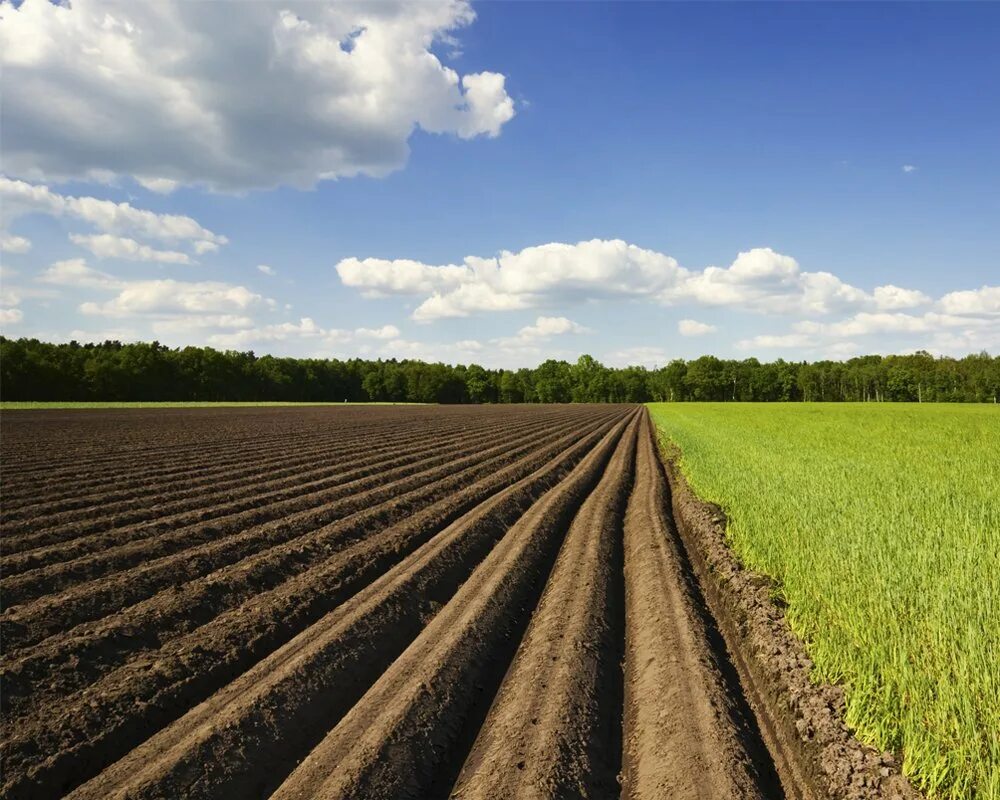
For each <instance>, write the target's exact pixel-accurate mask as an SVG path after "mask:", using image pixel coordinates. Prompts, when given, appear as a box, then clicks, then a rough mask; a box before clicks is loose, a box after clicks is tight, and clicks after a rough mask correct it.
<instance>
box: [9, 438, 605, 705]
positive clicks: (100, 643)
mask: <svg viewBox="0 0 1000 800" xmlns="http://www.w3.org/2000/svg"><path fill="white" fill-rule="evenodd" d="M609 424H610V423H600V424H599V426H597V425H592V426H587V427H585V428H583V429H582V430H581V431H579V432H578V433H572V434H568V435H563V436H561V437H560V438H558V439H557V440H555V441H554V442H553V443H552V444H548V445H546V444H545V441H544V440H543V441H540V442H539V444H540V445H542V446H541V448H540V449H538V450H533V451H531V452H529V453H528V454H527V455H524V456H522V457H520V458H518V459H517V460H515V461H514V463H513V464H511V466H509V467H507V468H505V469H498V470H497V471H496V472H493V471H491V472H490V473H489V474H488V475H487V476H486V477H484V478H482V479H481V480H479V481H478V482H476V483H473V484H472V485H470V486H469V487H468V489H466V490H464V491H463V492H462V494H461V495H460V496H458V497H455V498H454V499H452V498H451V497H448V498H445V499H444V500H441V501H438V502H437V503H435V504H433V505H431V506H429V507H428V508H426V509H424V510H422V511H418V512H417V513H415V514H413V515H411V516H410V517H409V518H407V519H405V520H404V521H403V522H401V523H399V524H396V525H392V526H390V527H389V528H387V529H385V530H384V531H382V532H376V531H372V532H371V533H370V534H369V536H368V537H367V538H366V539H364V540H362V541H361V542H359V543H358V544H356V545H353V546H351V547H348V548H347V549H346V550H344V551H343V555H339V556H335V555H332V554H331V553H330V552H329V551H326V550H321V549H317V548H314V549H313V552H314V553H315V558H313V559H307V558H304V557H303V554H302V552H301V551H298V552H295V553H294V554H293V557H292V558H286V559H284V560H283V559H282V555H283V553H282V552H281V551H280V550H276V551H274V552H273V553H271V554H267V553H265V554H259V555H257V556H255V557H253V558H252V559H249V560H247V561H245V562H241V563H239V564H236V565H233V566H231V567H229V568H226V569H223V570H219V571H217V572H215V573H213V574H212V575H210V576H208V577H206V578H202V579H199V580H196V581H192V582H190V583H188V584H186V585H185V586H184V587H182V588H181V589H180V590H179V591H173V592H167V593H165V594H163V595H156V596H153V597H151V598H150V599H149V600H146V601H144V602H142V603H139V604H137V605H135V606H133V607H131V608H129V609H126V610H124V611H122V612H121V613H118V614H114V615H112V616H110V617H106V618H105V619H103V620H100V621H97V622H92V623H86V624H84V625H80V626H77V627H75V628H72V629H70V630H69V631H67V632H66V633H65V634H62V635H58V636H54V637H51V638H50V639H47V640H45V641H44V642H42V643H41V644H39V645H37V646H35V647H33V648H30V649H27V650H24V651H21V652H19V653H17V654H15V657H13V658H11V657H7V658H5V659H4V662H5V663H4V666H3V671H2V672H0V678H2V679H3V683H4V688H5V692H4V696H3V702H4V713H6V714H10V715H14V716H17V715H23V714H25V713H28V712H29V711H30V710H31V708H33V707H36V706H38V705H39V704H40V703H42V702H52V701H53V700H55V699H58V698H60V697H64V696H66V695H67V694H69V693H70V692H71V691H74V690H76V689H79V688H82V687H83V686H85V685H87V684H88V683H90V682H93V681H94V680H96V679H97V678H98V677H100V676H101V675H103V674H105V673H107V672H109V671H110V670H111V669H113V668H114V667H116V666H118V665H119V664H121V663H122V662H123V661H124V660H126V659H128V658H131V657H135V656H136V655H137V654H138V653H142V652H148V651H150V650H155V649H157V648H159V647H161V646H162V645H163V644H164V643H165V642H167V641H169V640H170V639H171V638H173V637H174V636H179V635H182V634H184V633H185V632H187V631H190V630H191V626H192V625H197V624H198V622H199V621H202V620H210V619H211V618H213V617H214V616H217V615H219V614H221V613H223V612H224V611H225V610H226V609H227V608H232V607H234V606H238V605H239V604H240V603H246V602H252V603H253V607H252V608H250V609H249V610H245V612H244V616H245V617H247V618H249V617H253V616H254V615H255V614H256V613H257V612H258V611H259V610H260V609H261V608H262V607H266V605H267V604H266V602H265V600H266V597H267V595H265V594H264V593H265V592H266V591H268V590H270V589H272V588H273V587H275V586H277V587H279V592H280V593H282V595H283V596H284V595H287V594H288V593H289V592H291V593H292V594H291V595H290V596H289V597H290V599H291V600H293V601H295V602H296V603H298V604H299V606H301V607H302V608H305V609H309V608H312V606H311V605H310V603H316V602H321V603H328V602H331V601H332V599H333V598H334V597H336V596H338V593H339V594H343V592H344V591H346V590H347V587H350V586H356V585H359V581H365V580H366V579H367V578H368V576H370V575H371V574H372V573H371V570H372V569H373V568H377V567H379V566H387V565H389V564H391V563H392V562H393V561H394V560H398V559H400V558H402V557H403V556H405V555H406V554H407V553H408V552H409V551H410V550H412V549H413V548H414V547H416V546H417V545H418V544H420V543H422V541H424V540H425V538H426V537H427V536H429V535H431V533H432V532H434V531H435V530H439V529H440V528H441V527H443V525H444V524H447V522H448V521H450V519H449V517H454V516H457V515H458V514H459V513H461V511H462V509H464V508H465V507H467V506H471V505H472V504H475V503H478V502H480V501H482V500H484V499H485V498H486V497H488V496H489V495H490V494H491V493H493V492H496V491H499V490H500V489H503V488H504V487H505V486H506V485H507V484H506V483H504V481H507V482H513V481H517V480H520V479H521V478H523V477H524V476H526V475H528V474H529V473H530V472H531V471H532V470H534V469H537V468H539V467H541V466H542V465H543V464H544V463H545V462H546V461H547V460H549V459H551V458H553V457H555V456H557V454H560V453H563V454H564V455H563V457H564V458H570V457H571V454H572V452H573V451H574V449H575V447H576V446H577V445H575V444H574V443H576V442H582V443H585V442H587V441H589V440H590V439H591V438H592V436H594V435H597V434H591V433H590V430H591V429H595V430H600V429H601V428H605V427H607V426H608V425H609ZM567 448H570V450H569V454H566V449H567ZM518 455H519V451H512V452H511V454H510V457H511V459H514V458H515V457H516V456H518ZM285 550H286V552H287V550H288V548H285ZM317 559H318V563H316V565H315V566H310V565H311V564H312V563H313V562H314V561H316V560H317ZM324 559H325V560H324ZM345 565H347V566H351V567H353V568H356V570H357V574H353V573H351V572H350V571H347V572H345V569H346V568H347V566H345ZM296 576H298V577H296ZM293 579H294V580H293ZM362 585H363V584H362ZM296 608H298V606H297V607H296ZM297 614H299V612H298V611H294V612H293V611H292V610H290V608H289V607H288V606H287V604H286V605H284V606H282V610H281V618H282V619H284V621H285V624H286V625H291V619H292V618H293V617H295V616H296V615H297ZM264 627H265V628H266V627H267V625H264ZM289 629H290V628H289Z"/></svg>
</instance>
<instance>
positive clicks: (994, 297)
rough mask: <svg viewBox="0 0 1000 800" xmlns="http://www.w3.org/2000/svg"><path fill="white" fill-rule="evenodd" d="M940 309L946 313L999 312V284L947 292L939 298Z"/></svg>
mask: <svg viewBox="0 0 1000 800" xmlns="http://www.w3.org/2000/svg"><path fill="white" fill-rule="evenodd" d="M941 309H942V310H943V311H944V312H946V313H948V314H1000V286H983V287H982V288H979V289H970V290H967V291H961V292H949V293H948V294H946V295H945V296H944V297H942V298H941Z"/></svg>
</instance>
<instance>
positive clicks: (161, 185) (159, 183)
mask: <svg viewBox="0 0 1000 800" xmlns="http://www.w3.org/2000/svg"><path fill="white" fill-rule="evenodd" d="M136 180H137V181H138V182H139V184H140V185H141V186H142V187H143V188H144V189H149V191H151V192H156V194H170V193H171V192H173V191H175V190H176V189H177V187H178V186H180V183H178V182H177V181H172V180H170V179H169V178H140V177H138V176H137V177H136Z"/></svg>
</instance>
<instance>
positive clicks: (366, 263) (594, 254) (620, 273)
mask: <svg viewBox="0 0 1000 800" xmlns="http://www.w3.org/2000/svg"><path fill="white" fill-rule="evenodd" d="M337 272H338V274H339V275H340V278H341V280H342V281H343V283H344V284H345V285H347V286H351V287H353V288H356V289H359V290H360V291H361V292H362V293H363V294H364V295H366V296H384V295H388V294H403V295H415V296H417V297H423V298H424V299H423V300H422V301H421V302H420V303H419V305H418V306H417V307H416V309H415V310H414V312H413V314H412V316H413V318H414V319H416V320H418V321H424V322H426V321H431V320H436V319H442V318H446V317H466V316H469V315H471V314H475V313H483V312H491V311H511V310H519V309H526V308H533V307H538V306H549V305H557V304H560V303H567V302H579V301H587V300H602V299H609V298H634V299H645V300H648V301H651V302H656V303H660V304H663V305H694V306H704V307H713V306H720V307H724V306H728V307H735V308H740V309H744V310H748V311H754V312H759V313H764V314H795V315H803V316H812V315H827V314H833V313H837V312H850V311H854V310H861V309H868V310H877V309H896V308H904V307H910V306H913V305H918V304H921V303H924V302H926V301H927V299H928V298H927V297H926V296H925V295H923V294H922V293H921V292H918V291H915V290H908V289H903V288H900V287H897V286H891V285H890V286H883V287H879V288H878V289H876V290H874V291H873V292H868V291H865V290H863V289H860V288H858V287H856V286H852V285H851V284H849V283H846V282H845V281H843V280H841V279H840V278H838V277H837V276H836V275H833V274H832V273H830V272H823V271H817V272H809V271H806V270H803V269H802V268H801V266H800V265H799V263H798V262H797V261H796V260H795V259H794V258H792V257H791V256H788V255H784V254H782V253H778V252H775V251H774V250H772V249H770V248H767V247H762V248H755V249H752V250H748V251H746V252H742V253H740V254H739V255H738V256H737V257H736V259H735V260H734V261H733V263H732V264H731V265H729V266H728V267H716V266H710V267H706V268H705V269H703V270H691V269H688V268H685V267H682V266H680V265H679V264H678V263H677V261H676V259H674V258H672V257H671V256H669V255H666V254H664V253H659V252H657V251H655V250H648V249H645V248H641V247H638V246H636V245H633V244H629V243H627V242H624V241H621V240H620V239H612V240H602V239H593V240H590V241H584V242H578V243H577V244H564V243H558V242H553V243H549V244H543V245H538V246H534V247H526V248H524V249H523V250H520V251H518V252H511V251H507V250H505V251H503V252H501V253H500V254H499V255H497V256H496V257H494V258H482V257H478V256H466V257H465V258H464V259H463V260H462V263H461V265H456V264H445V265H440V266H435V265H432V264H424V263H422V262H419V261H413V260H409V259H397V260H384V259H373V258H367V259H358V258H348V259H344V260H343V261H341V262H340V263H338V264H337Z"/></svg>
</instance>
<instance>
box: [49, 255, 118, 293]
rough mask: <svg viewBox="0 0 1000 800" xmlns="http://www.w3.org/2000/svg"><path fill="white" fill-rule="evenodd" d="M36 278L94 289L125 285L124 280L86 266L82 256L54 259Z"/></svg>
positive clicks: (56, 283)
mask: <svg viewBox="0 0 1000 800" xmlns="http://www.w3.org/2000/svg"><path fill="white" fill-rule="evenodd" d="M38 280H39V281H41V282H42V283H51V284H55V285H57V286H74V287H81V288H94V289H118V288H121V287H123V286H124V285H125V282H124V281H120V280H118V279H117V278H115V277H114V276H113V275H109V274H108V273H106V272H101V271H100V270H96V269H94V268H92V267H88V266H87V262H86V261H85V260H84V259H82V258H69V259H66V260H64V261H56V262H55V263H54V264H53V265H52V266H50V267H49V268H48V269H46V270H45V271H44V272H43V273H42V274H41V275H39V277H38Z"/></svg>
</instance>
